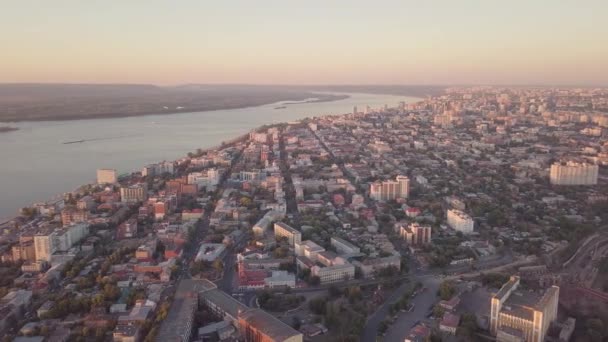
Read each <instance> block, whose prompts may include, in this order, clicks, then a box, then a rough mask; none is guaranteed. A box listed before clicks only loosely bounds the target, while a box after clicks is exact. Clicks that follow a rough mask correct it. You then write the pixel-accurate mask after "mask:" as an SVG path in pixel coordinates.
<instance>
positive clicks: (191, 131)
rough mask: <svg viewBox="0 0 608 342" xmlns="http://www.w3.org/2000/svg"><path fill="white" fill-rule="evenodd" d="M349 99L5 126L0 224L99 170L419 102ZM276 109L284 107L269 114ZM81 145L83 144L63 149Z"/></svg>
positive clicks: (0, 139)
mask: <svg viewBox="0 0 608 342" xmlns="http://www.w3.org/2000/svg"><path fill="white" fill-rule="evenodd" d="M348 95H350V97H349V98H346V99H343V100H338V101H331V102H313V103H298V104H284V103H282V102H279V103H274V104H269V105H263V106H259V107H247V108H241V109H228V110H217V111H207V112H192V113H180V114H171V115H145V116H137V117H126V118H111V119H90V120H72V121H38V122H19V123H11V124H10V126H13V127H18V128H19V130H17V131H13V132H7V133H2V134H0V165H1V166H0V218H2V219H6V218H10V217H11V216H14V215H15V214H16V213H17V211H18V209H19V208H21V207H24V206H27V205H30V204H31V203H33V202H38V201H46V200H49V199H51V198H52V197H54V196H56V195H58V194H61V193H64V192H68V191H71V190H74V189H76V188H77V187H78V186H80V185H82V184H86V183H91V182H94V181H95V170H96V169H98V168H112V169H116V170H118V172H119V173H125V172H131V171H134V170H139V169H140V168H141V167H142V166H144V165H146V164H149V163H154V162H158V161H162V160H175V159H178V158H180V157H182V156H185V155H186V154H187V153H188V152H190V151H194V150H196V149H197V148H206V147H211V146H215V145H217V144H219V143H220V142H222V141H223V140H227V139H230V138H233V137H236V136H238V135H240V134H244V133H246V132H248V131H249V130H251V129H253V128H255V127H258V126H261V125H264V124H269V123H277V122H288V121H292V120H297V119H302V118H305V117H310V116H320V115H326V114H343V113H349V112H352V110H353V106H358V108H359V111H363V109H364V108H365V106H366V105H369V106H370V107H372V108H378V107H381V106H384V105H385V104H387V105H389V106H396V105H397V104H398V103H399V102H400V101H405V102H407V103H411V102H415V101H418V100H419V99H418V98H415V97H405V96H392V95H379V94H359V93H356V94H348ZM285 102H290V101H285ZM282 105H284V106H285V107H286V108H283V109H275V107H277V106H282ZM79 140H86V141H84V142H81V143H73V144H64V142H68V141H79ZM0 222H1V221H0Z"/></svg>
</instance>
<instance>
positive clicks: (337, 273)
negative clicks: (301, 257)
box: [310, 263, 355, 284]
mask: <svg viewBox="0 0 608 342" xmlns="http://www.w3.org/2000/svg"><path fill="white" fill-rule="evenodd" d="M310 273H311V274H312V275H314V276H317V277H319V280H320V281H321V284H329V283H337V282H341V281H346V280H351V279H354V278H355V266H353V265H352V264H349V263H345V264H343V265H334V266H329V267H319V266H313V267H312V268H311V269H310Z"/></svg>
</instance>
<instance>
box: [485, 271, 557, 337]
mask: <svg viewBox="0 0 608 342" xmlns="http://www.w3.org/2000/svg"><path fill="white" fill-rule="evenodd" d="M519 284H520V278H519V277H517V276H512V277H511V278H510V279H509V281H508V282H507V283H505V284H504V285H503V286H502V288H501V289H500V290H499V291H498V292H497V293H496V294H495V295H494V296H492V298H491V307H490V332H491V333H492V334H493V335H496V336H497V338H498V340H499V341H500V340H517V339H519V340H522V341H526V342H542V341H544V339H545V335H546V334H547V330H548V329H549V325H550V324H551V322H553V321H554V320H555V319H556V318H557V305H558V299H559V287H557V286H552V287H550V288H548V289H547V290H546V291H545V292H544V293H543V294H538V293H536V292H529V291H519V290H518V287H519Z"/></svg>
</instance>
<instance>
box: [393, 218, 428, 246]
mask: <svg viewBox="0 0 608 342" xmlns="http://www.w3.org/2000/svg"><path fill="white" fill-rule="evenodd" d="M399 234H400V235H401V237H403V238H404V239H405V241H406V242H407V244H408V245H411V246H420V245H425V244H429V243H431V226H427V225H421V224H419V223H412V224H410V225H409V226H405V225H402V226H401V227H400V228H399Z"/></svg>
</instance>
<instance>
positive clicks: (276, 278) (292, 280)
mask: <svg viewBox="0 0 608 342" xmlns="http://www.w3.org/2000/svg"><path fill="white" fill-rule="evenodd" d="M264 284H265V285H266V286H267V287H270V288H273V287H280V286H287V287H296V275H295V274H293V273H289V272H287V271H272V275H271V276H270V277H268V278H264Z"/></svg>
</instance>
